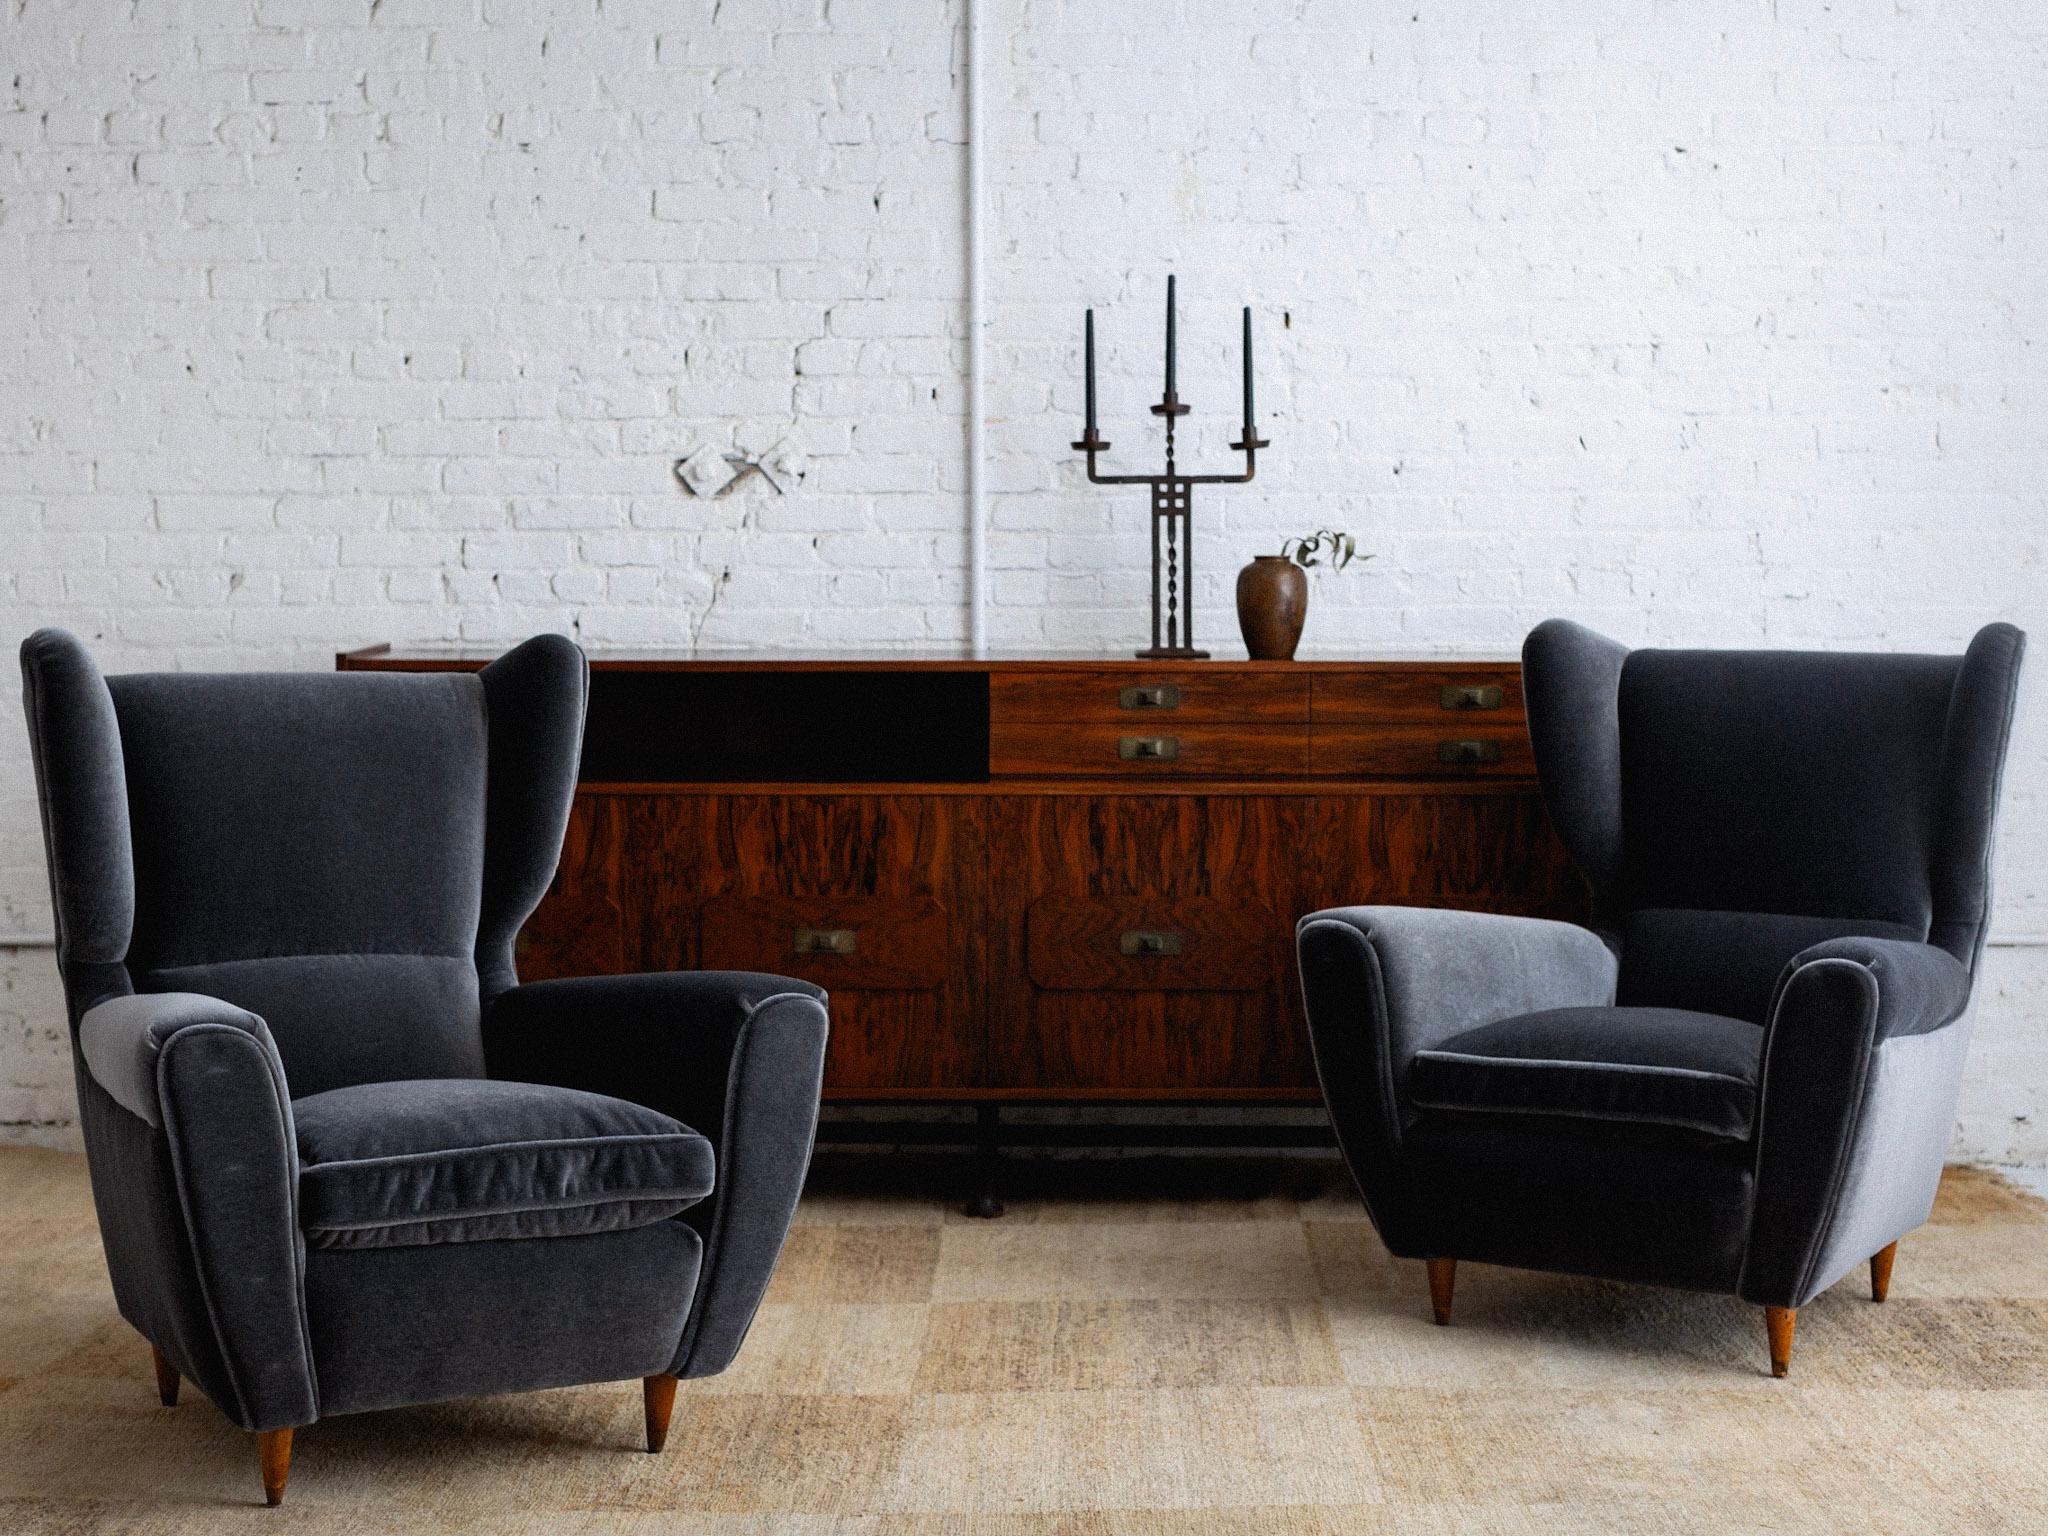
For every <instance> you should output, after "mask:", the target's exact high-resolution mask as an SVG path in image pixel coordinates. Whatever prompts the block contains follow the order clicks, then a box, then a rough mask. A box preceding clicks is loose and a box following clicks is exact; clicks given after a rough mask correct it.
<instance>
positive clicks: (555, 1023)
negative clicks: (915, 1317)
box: [484, 971, 827, 1376]
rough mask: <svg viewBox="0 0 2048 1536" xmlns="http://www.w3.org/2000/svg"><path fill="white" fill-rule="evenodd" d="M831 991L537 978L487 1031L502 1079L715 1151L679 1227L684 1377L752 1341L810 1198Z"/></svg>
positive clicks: (743, 977)
mask: <svg viewBox="0 0 2048 1536" xmlns="http://www.w3.org/2000/svg"><path fill="white" fill-rule="evenodd" d="M826 1032H827V1017H826V1011H825V994H824V992H823V991H821V990H820V989H819V988H817V987H814V986H812V985H810V984H809V983H808V982H802V981H792V980H789V979H788V978H786V977H781V976H764V975H758V974H755V973H753V972H747V971H673V972H664V973H656V974H648V975H640V976H592V977H581V978H576V979H572V980H563V981H541V982H534V983H531V984H530V985H527V986H521V987H514V988H512V989H511V990H510V991H508V992H505V993H503V994H502V995H500V996H499V998H498V999H497V1001H496V1002H494V1003H493V1004H492V1005H491V1009H490V1012H489V1013H488V1014H487V1015H486V1016H485V1020H484V1058H485V1061H486V1063H487V1064H488V1066H489V1068H490V1072H491V1075H492V1076H493V1077H500V1078H512V1079H517V1080H520V1081H526V1082H541V1083H553V1084H556V1085H558V1086H560V1087H564V1088H582V1089H585V1090H588V1091H590V1092H595V1093H607V1094H610V1095H612V1096H613V1097H615V1098H623V1099H630V1100H632V1101H633V1102H635V1103H639V1104H645V1105H647V1106H648V1107H649V1108H651V1109H658V1110H660V1111H661V1112H662V1113H664V1114H667V1115H673V1116H674V1117H675V1118H676V1119H678V1120H681V1121H682V1122H683V1123H684V1124H686V1125H689V1126H691V1127H692V1128H694V1129H695V1130H697V1131H700V1132H702V1133H703V1134H704V1135H705V1136H707V1137H709V1138H710V1140H711V1142H712V1145H713V1146H715V1147H716V1148H717V1149H718V1183H717V1188H716V1189H715V1190H714V1191H713V1193H712V1196H711V1198H710V1199H709V1200H706V1201H704V1202H703V1203H702V1204H700V1205H697V1206H693V1207H692V1208H691V1209H690V1210H688V1211H686V1212H685V1213H684V1219H686V1220H688V1221H689V1222H690V1223H691V1224H692V1225H693V1226H695V1227H696V1228H697V1230H698V1231H699V1233H700V1234H702V1236H703V1238H704V1268H703V1271H702V1275H701V1278H700V1279H699V1282H698V1286H697V1296H696V1300H695V1301H694V1302H693V1303H692V1304H691V1308H690V1317H689V1321H688V1322H687V1323H686V1324H685V1325H684V1329H683V1337H682V1343H681V1347H680V1348H679V1350H678V1351H677V1354H676V1362H675V1366H674V1371H675V1374H676V1375H678V1376H708V1375H712V1374H714V1373H715V1372H718V1371H721V1370H723V1369H725V1367H726V1366H727V1365H728V1364H729V1363H730V1362H731V1360H732V1358H733V1356H734V1354H736V1353H737V1352H738V1350H739V1347H740V1342H741V1341H742V1340H743V1339H744V1338H745V1337H746V1333H747V1329H748V1327H749V1325H750V1324H751V1323H752V1322H753V1318H754V1311H755V1309H756V1308H757V1307H758V1306H759V1305H760V1302H761V1296H762V1294H763V1293H764V1292H765V1291H766V1290H767V1288H768V1280H769V1277H770V1275H772V1274H773V1273H774V1270H775V1261H776V1259H777V1257H778V1256H779V1255H780V1254H781V1252H782V1242H783V1238H784V1236H785V1235H786V1234H787V1233H788V1230H789V1221H790V1217H791V1215H792V1214H793V1213H794V1212H795V1210H796V1202H797V1196H798V1195H799V1194H801V1193H802V1191H803V1182H804V1174H805V1173H806V1172H807V1171H808V1169H809V1167H810V1160H811V1143H812V1140H813V1138H814V1137H815V1135H816V1133H817V1128H818V1095H819V1090H820V1088H821V1086H822V1084H823V1080H824V1070H825V1037H826Z"/></svg>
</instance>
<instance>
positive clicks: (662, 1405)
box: [640, 1371, 676, 1453]
mask: <svg viewBox="0 0 2048 1536" xmlns="http://www.w3.org/2000/svg"><path fill="white" fill-rule="evenodd" d="M640 1387H641V1390H642V1392H643V1393H644V1394H645V1395H646V1399H647V1449H648V1451H649V1452H650V1453H652V1452H655V1451H658V1450H660V1449H661V1448H662V1447H663V1446H664V1445H667V1444H668V1416H669V1414H670V1413H672V1412H673V1411H674V1410H675V1406H676V1379H675V1377H673V1376H671V1375H669V1374H668V1373H667V1372H666V1371H664V1372H663V1373H662V1374H661V1375H659V1376H643V1377H642V1378H641V1379H640Z"/></svg>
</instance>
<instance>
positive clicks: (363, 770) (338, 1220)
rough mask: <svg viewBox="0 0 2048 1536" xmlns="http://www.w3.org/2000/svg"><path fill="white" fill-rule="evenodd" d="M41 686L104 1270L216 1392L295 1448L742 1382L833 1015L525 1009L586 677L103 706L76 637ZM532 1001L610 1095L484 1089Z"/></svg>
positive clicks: (64, 964)
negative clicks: (547, 1389)
mask: <svg viewBox="0 0 2048 1536" xmlns="http://www.w3.org/2000/svg"><path fill="white" fill-rule="evenodd" d="M22 669H23V687H24V700H25V704H26V709H27V715H28V725H29V733H30V740H31V747H32V754H33V760H34V764H35V771H36V785H37V794H38V798H39V801H40V805H41V809H42V816H43V828H44V840H45V848H46V852H47V855H48V861H49V869H50V879H51V895H52V902H53V906H54V909H55V914H56V927H57V961H58V967H59V971H60V974H61V976H62V979H63V982H64V987H65V995H66V1001H67V1006H68V1009H69V1012H70V1015H71V1023H72V1028H73V1032H74V1060H75V1066H76V1076H77V1081H78V1093H79V1104H80V1115H81V1121H82V1124H83V1129H84V1133H85V1141H86V1147H87V1154H88V1159H89V1162H90V1165H91V1174H92V1183H93V1195H94V1201H95V1204H96V1206H97V1208H98V1212H99V1218H100V1228H101V1234H102V1238H103V1240H104V1243H105V1247H106V1254H107V1264H108V1270H109V1272H110V1274H111V1277H112V1280H113V1288H114V1294H115V1300H116V1303H117V1305H118V1306H119V1308H120V1310H121V1313H122V1315H123V1316H124V1317H125V1318H127V1319H128V1320H129V1321H130V1322H131V1323H133V1324H134V1325H135V1326H136V1327H137V1328H138V1329H139V1330H141V1331H142V1332H143V1333H144V1334H145V1335H147V1336H148V1337H149V1338H150V1339H151V1341H152V1342H154V1343H155V1344H156V1345H157V1346H158V1347H159V1348H160V1349H161V1350H163V1352H164V1353H165V1355H166V1356H167V1357H168V1358H169V1359H170V1361H171V1362H172V1364H173V1365H174V1366H175V1367H176V1368H177V1370H178V1371H179V1372H180V1373H181V1374H182V1375H184V1376H185V1377H186V1378H188V1379H189V1380H191V1381H193V1382H194V1383H195V1384H196V1385H197V1386H199V1387H200V1389H201V1390H203V1391H204V1392H205V1393H206V1394H207V1395H208V1396H209V1397H211V1398H212V1399H213V1400H214V1401H215V1402H216V1403H217V1404H218V1405H219V1406H220V1407H221V1408H222V1409H223V1410H224V1411H225V1412H226V1413H227V1414H228V1415H229V1416H230V1417H231V1418H233V1419H234V1420H235V1422H237V1423H238V1424H241V1425H242V1426H243V1427H245V1428H249V1429H275V1428H285V1427H290V1426H294V1425H300V1424H305V1423H308V1422H311V1421H312V1420H313V1419H315V1418H316V1417H318V1416H320V1415H322V1414H327V1413H337V1412H347V1411H353V1410H355V1409H359V1408H368V1407H379V1406H387V1405H391V1404H396V1403H403V1402H411V1401H423V1400H427V1399H429V1398H433V1397H445V1396H450V1395H459V1394H462V1393H466V1392H483V1391H505V1390H515V1389H518V1388H522V1387H528V1386H543V1385H561V1384H565V1383H569V1382H576V1381H590V1380H607V1379H612V1378H614V1377H617V1376H632V1375H646V1374H649V1373H652V1372H656V1371H660V1370H662V1369H665V1368H668V1367H670V1366H680V1365H684V1364H687V1365H688V1366H689V1368H690V1369H691V1370H692V1371H693V1372H696V1373H699V1374H701V1373H703V1372H705V1371H709V1370H716V1369H719V1368H722V1366H723V1365H724V1364H726V1363H727V1362H728V1361H729V1360H730V1359H731V1356H732V1351H733V1350H735V1349H736V1348H737V1347H738V1343H739V1340H740V1338H741V1337H742V1336H743V1335H744V1333H745V1330H746V1324H747V1322H748V1321H749V1320H750V1319H751V1318H752V1316H753V1312H754V1308H755V1306H756V1305H757V1304H758V1302H759V1299H760V1295H761V1292H762V1290H763V1289H764V1288H765V1286H766V1284H767V1281H768V1276H769V1273H770V1272H771V1270H772V1268H773V1265H774V1261H775V1257H776V1255H777V1253H778V1252H779V1249H780V1245H781V1242H782V1237H783V1233H784V1230H785V1228H786V1227H787V1224H788V1220H789V1215H790V1212H791V1209H792V1208H793V1206H794V1203H795V1198H796V1192H797V1190H798V1189H799V1188H800V1187H801V1184H802V1180H803V1175H804V1170H805V1167H806V1165H807V1162H808V1157H809V1152H810V1146H811V1138H812V1135H813V1133H814V1131H815V1126H816V1118H817V1103H818V1085H819V1077H820V1072H821V1063H822V1058H823V1042H824V1036H825V1029H826V1015H825V1003H824V997H823V994H822V993H819V992H818V991H817V990H816V989H815V988H811V987H807V986H805V985H804V984H802V983H797V982H781V981H778V980H776V979H774V978H768V977H747V978H730V977H721V976H705V977H694V976H689V977H653V978H615V979H611V980H607V981H605V982H602V983H589V984H570V985H569V986H567V987H565V988H564V989H562V990H561V992H560V994H559V995H560V996H561V997H562V998H564V999H566V1000H567V1001H568V1002H569V1003H571V1004H572V1005H573V1006H571V1007H569V1008H568V1009H567V1010H565V1011H562V1012H560V1013H557V1012H555V1011H554V1010H552V1009H551V1008H550V1007H549V1006H548V1005H547V999H548V998H549V997H550V996H555V995H557V994H554V993H549V992H546V991H544V990H543V989H541V988H521V987H519V986H518V984H517V981H518V978H517V975H516V973H515V971H514V969H513V940H514V938H515V936H516V934H517V932H518V930H519V927H520V925H521V924H522V923H523V922H524V921H525V920H526V918H527V916H528V915H529V914H530V912H531V911H532V909H533V907H534V906H535V904H536V903H537V902H538V901H539V900H540V898H541V896H542V894H543V893H544V891H545V890H546V888H547V884H548V882H549V880H550V878H551V877H552V873H553V870H554V866H555V861H556V859H557V857H558V854H559V851H560V845H561V839H562V836H563V831H564V828H565V826H566V824H567V817H568V813H569V806H570V800H571V796H572V794H573V792H574V788H575V780H576V767H577V762H578V757H579V751H580V738H581V731H582V717H583V706H584V698H585V693H586V686H587V678H586V666H585V662H584V659H583V656H582V653H581V652H580V651H579V650H578V649H577V648H576V647H575V646H574V645H572V644H570V643H569V642H568V641H567V640H564V639H562V638H560V637H558V636H543V637H540V638H539V639H536V640H532V641H528V642H527V643H526V644H524V645H521V646H519V647H516V648H515V649H514V650H512V651H511V652H509V653H508V654H507V655H506V656H504V657H502V658H501V659H499V660H498V661H496V662H494V663H492V664H491V665H490V666H489V667H486V668H484V669H483V671H482V672H481V673H478V674H461V673H445V674H425V675H404V674H349V675H341V676H328V675H320V674H313V675H298V674H290V675H242V676H208V675H159V674H146V675H136V676H129V677H115V678H103V677H102V676H101V675H100V673H99V671H98V669H97V668H96V667H95V666H94V664H93V662H92V659H91V657H90V656H89V655H88V654H87V653H86V651H85V649H84V647H83V646H81V645H80V644H79V642H78V641H77V640H76V639H75V638H74V637H72V636H70V635H67V634H64V633H62V632H60V631H55V630H43V631H39V632H38V633H37V634H35V635H32V636H31V637H30V638H29V639H28V640H27V642H25V643H24V645H23V647H22ZM535 994H538V995H539V997H540V999H541V1001H540V1002H539V1003H538V1004H536V1003H533V1002H527V1003H519V1002H512V1001H511V1000H513V999H517V998H519V997H521V996H522V995H526V996H528V997H529V998H530V997H532V996H533V995H535ZM508 1002H510V1004H511V1006H510V1009H509V1015H508V1016H511V1017H515V1018H516V1019H519V1020H523V1021H525V1022H526V1023H527V1024H530V1025H532V1026H534V1029H535V1031H536V1033H539V1032H542V1031H543V1030H544V1028H552V1027H554V1026H557V1025H559V1026H560V1030H559V1032H558V1033H555V1034H554V1035H552V1036H551V1037H550V1038H548V1039H546V1040H545V1041H544V1042H542V1041H529V1044H530V1045H532V1048H533V1054H534V1055H535V1057H536V1059H537V1060H538V1059H540V1058H542V1057H545V1058H546V1059H548V1060H551V1061H552V1062H554V1063H555V1064H556V1065H558V1066H561V1065H562V1064H564V1063H566V1064H568V1065H567V1066H566V1068H565V1069H564V1070H562V1071H561V1072H558V1073H557V1076H558V1077H561V1078H563V1079H569V1078H575V1077H578V1076H585V1077H593V1078H601V1079H602V1080H603V1082H604V1084H605V1087H606V1089H609V1090H610V1094H611V1096H610V1097H606V1098H598V1097H596V1096H595V1094H594V1093H590V1092H577V1091H572V1090H575V1089H576V1088H578V1087H579V1086H580V1084H579V1083H577V1082H571V1081H563V1082H560V1083H551V1082H548V1081H545V1080H539V1081H536V1080H527V1081H518V1080H509V1081H508V1080H506V1074H505V1073H503V1072H502V1071H500V1072H496V1073H494V1074H491V1075H489V1076H487V1070H486V1069H487V1058H486V1051H485V1041H484V1030H483V1024H484V1018H485V1015H486V1011H487V1010H490V1011H492V1012H494V1013H496V1012H500V1011H504V1010H503V1009H501V1006H500V1005H504V1004H506V1003H508ZM629 1013H630V1014H632V1015H633V1016H631V1017H628V1016H626V1015H627V1014H629ZM650 1039H658V1040H659V1042H660V1043H659V1046H658V1047H657V1048H650V1049H648V1050H646V1051H645V1052H644V1053H643V1052H641V1050H640V1047H641V1045H642V1044H643V1043H644V1042H646V1041H647V1040H650ZM600 1056H603V1057H605V1058H606V1059H605V1060H603V1061H601V1062H600V1061H598V1060H596V1058H598V1057H600ZM598 1091H600V1092H602V1091H605V1090H604V1089H600V1090H598ZM677 1111H679V1112H677ZM700 1132H702V1134H700ZM309 1238H310V1242H309ZM700 1275H701V1276H702V1282H703V1283H701V1284H700Z"/></svg>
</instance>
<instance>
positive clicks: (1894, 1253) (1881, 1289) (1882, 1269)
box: [1870, 1243, 1899, 1301]
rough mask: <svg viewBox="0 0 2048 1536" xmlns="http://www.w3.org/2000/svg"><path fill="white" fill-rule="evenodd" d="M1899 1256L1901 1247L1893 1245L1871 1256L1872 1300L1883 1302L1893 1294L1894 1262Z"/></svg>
mask: <svg viewBox="0 0 2048 1536" xmlns="http://www.w3.org/2000/svg"><path fill="white" fill-rule="evenodd" d="M1898 1256H1899V1245H1898V1244H1897V1243H1893V1244H1891V1245H1890V1246H1889V1247H1886V1248H1880V1249H1878V1251H1877V1252H1876V1253H1873V1254H1872V1255H1871V1256H1870V1299H1871V1300H1872V1301H1883V1300H1884V1299H1885V1297H1887V1296H1889V1295H1891V1293H1892V1260H1894V1259H1896V1258H1897V1257H1898Z"/></svg>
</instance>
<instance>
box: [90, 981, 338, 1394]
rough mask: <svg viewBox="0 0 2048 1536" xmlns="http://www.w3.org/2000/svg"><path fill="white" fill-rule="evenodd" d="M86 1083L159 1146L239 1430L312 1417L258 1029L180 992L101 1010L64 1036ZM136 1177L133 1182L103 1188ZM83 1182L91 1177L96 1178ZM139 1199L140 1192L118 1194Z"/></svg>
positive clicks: (292, 1209) (277, 1132)
mask: <svg viewBox="0 0 2048 1536" xmlns="http://www.w3.org/2000/svg"><path fill="white" fill-rule="evenodd" d="M78 1042H79V1052H80V1054H81V1055H82V1056H83V1057H84V1059H85V1065H86V1070H87V1072H88V1073H89V1074H90V1075H91V1077H92V1079H93V1081H94V1082H95V1083H97V1084H98V1085H99V1086H100V1087H101V1088H103V1089H104V1090H105V1091H106V1093H107V1095H108V1096H109V1097H110V1098H112V1099H113V1100H114V1102H115V1103H116V1104H118V1105H120V1106H121V1108H122V1109H123V1110H125V1111H127V1112H128V1113H130V1114H133V1115H135V1116H136V1117H137V1118H138V1119H141V1120H143V1121H146V1122H147V1123H148V1124H149V1125H151V1126H153V1127H155V1128H156V1130H157V1132H158V1133H159V1134H160V1135H161V1136H162V1137H163V1138H164V1143H165V1146H166V1148H167V1150H168V1155H169V1159H170V1164H171V1170H172V1174H173V1176H174V1181H175V1183H176V1186H177V1197H178V1208H179V1214H180V1216H181V1217H182V1219H183V1223H184V1227H185V1233H186V1236H187V1239H188V1240H189V1242H190V1244H191V1250H192V1252H191V1257H192V1266H193V1274H194V1276H195V1278H196V1281H197V1284H198V1287H199V1290H200V1293H201V1297H202V1299H203V1300H204V1302H205V1309H206V1314H207V1317H208V1319H209V1320H210V1321H211V1323H212V1325H213V1330H214V1335H215V1338H216V1340H217V1341H218V1343H219V1346H220V1353H221V1359H222V1363H223V1365H224V1367H225V1376H226V1379H227V1382H228V1385H229V1388H230V1391H231V1395H232V1397H233V1398H234V1401H232V1402H223V1403H221V1404H220V1405H219V1406H220V1408H221V1409H222V1411H223V1412H225V1413H227V1414H228V1416H229V1417H230V1418H233V1419H234V1420H235V1421H236V1422H237V1423H239V1424H240V1425H242V1427H243V1428H245V1429H283V1428H287V1427H291V1426H296V1425H300V1424H310V1423H311V1422H312V1421H313V1419H314V1418H315V1417H316V1416H317V1415H318V1401H317V1395H316V1392H315V1387H314V1378H313V1352H312V1346H311V1343H310V1340H309V1335H308V1333H307V1328H306V1306H305V1242H304V1239H303V1238H302V1237H301V1235H300V1232H299V1211H298V1196H299V1160H298V1149H297V1146H296V1144H295V1139H294V1133H293V1128H292V1104H291V1095H290V1092H289V1090H288V1089H287V1088H286V1086H285V1076H284V1067H283V1064H282V1063H281V1062H280V1061H279V1060H278V1055H277V1047H276V1045H275V1044H274V1043H273V1042H272V1040H271V1038H270V1030H269V1028H268V1027H267V1026H266V1025H265V1024H264V1022H263V1020H262V1019H260V1018H258V1017H257V1016H256V1015H255V1014H253V1013H250V1012H248V1011H247V1010H245V1009H242V1008H237V1007H235V1006H234V1005H233V1004H231V1003H225V1002H222V1001H221V1000H219V999H218V998H211V997H204V996H201V995H200V994H198V993H194V992H159V993H142V994H135V995H130V996H124V997H115V998H109V999H108V1000H107V1001H105V1002H103V1003H100V1004H98V1005H96V1006H95V1007H93V1008H91V1009H88V1010H87V1012H86V1014H85V1016H84V1018H82V1019H81V1020H80V1021H79V1027H78ZM131 1172H132V1176H133V1177H136V1178H140V1177H141V1174H140V1171H139V1170H136V1171H131V1170H127V1169H114V1170H109V1171H108V1176H109V1177H111V1178H114V1179H115V1180H116V1182H117V1183H118V1182H119V1181H120V1180H121V1179H122V1178H123V1177H126V1176H131ZM99 1176H100V1175H99V1171H98V1170H96V1171H95V1177H96V1178H97V1177H99ZM126 1193H127V1196H128V1198H131V1199H135V1200H138V1201H139V1200H143V1199H146V1198H147V1191H146V1190H143V1189H141V1188H134V1189H129V1190H127V1192H126Z"/></svg>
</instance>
